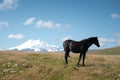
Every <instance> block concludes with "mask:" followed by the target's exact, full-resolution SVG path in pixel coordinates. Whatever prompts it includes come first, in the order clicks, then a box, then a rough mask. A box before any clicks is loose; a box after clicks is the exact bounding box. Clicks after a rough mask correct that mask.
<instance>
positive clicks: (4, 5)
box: [0, 0, 18, 10]
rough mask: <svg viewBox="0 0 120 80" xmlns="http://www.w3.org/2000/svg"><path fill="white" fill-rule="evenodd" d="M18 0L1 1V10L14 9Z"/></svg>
mask: <svg viewBox="0 0 120 80" xmlns="http://www.w3.org/2000/svg"><path fill="white" fill-rule="evenodd" d="M17 2H18V0H3V2H2V3H0V10H6V9H14V8H16V7H17Z"/></svg>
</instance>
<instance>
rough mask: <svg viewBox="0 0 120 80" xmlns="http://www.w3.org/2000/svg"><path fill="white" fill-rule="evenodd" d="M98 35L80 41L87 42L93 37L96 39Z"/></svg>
mask: <svg viewBox="0 0 120 80" xmlns="http://www.w3.org/2000/svg"><path fill="white" fill-rule="evenodd" d="M96 38H97V37H89V38H87V39H83V40H81V41H80V42H86V41H89V40H93V39H96Z"/></svg>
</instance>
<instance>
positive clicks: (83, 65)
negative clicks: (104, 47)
mask: <svg viewBox="0 0 120 80" xmlns="http://www.w3.org/2000/svg"><path fill="white" fill-rule="evenodd" d="M85 55H86V52H85V53H84V54H83V63H82V65H83V66H85Z"/></svg>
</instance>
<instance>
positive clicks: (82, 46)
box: [63, 37, 100, 66]
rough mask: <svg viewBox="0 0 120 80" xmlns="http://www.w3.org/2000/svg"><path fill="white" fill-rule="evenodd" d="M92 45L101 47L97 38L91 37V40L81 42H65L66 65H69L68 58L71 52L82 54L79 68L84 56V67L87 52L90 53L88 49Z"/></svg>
mask: <svg viewBox="0 0 120 80" xmlns="http://www.w3.org/2000/svg"><path fill="white" fill-rule="evenodd" d="M92 44H94V45H96V46H97V47H100V44H99V41H98V38H97V37H90V38H87V39H84V40H81V41H74V40H65V41H64V42H63V47H64V51H65V56H64V57H65V63H66V64H68V57H70V56H69V53H70V51H72V52H73V53H80V55H79V59H78V63H77V66H79V64H80V60H81V57H82V56H83V63H82V65H83V66H84V65H85V64H84V62H85V55H86V52H87V51H88V48H89V47H90V46H91V45H92Z"/></svg>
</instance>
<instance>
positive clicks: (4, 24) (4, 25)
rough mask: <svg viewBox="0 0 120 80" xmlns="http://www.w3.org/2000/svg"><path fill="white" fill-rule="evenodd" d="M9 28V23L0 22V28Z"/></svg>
mask: <svg viewBox="0 0 120 80" xmlns="http://www.w3.org/2000/svg"><path fill="white" fill-rule="evenodd" d="M8 26H9V22H7V21H1V22H0V28H1V27H8Z"/></svg>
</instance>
